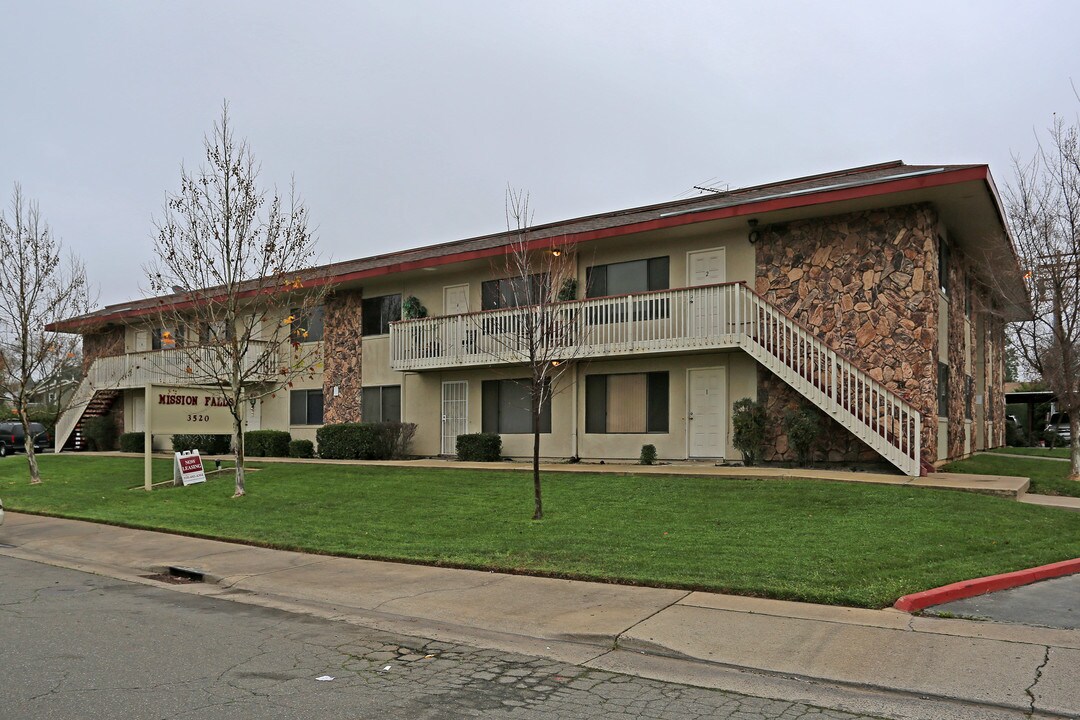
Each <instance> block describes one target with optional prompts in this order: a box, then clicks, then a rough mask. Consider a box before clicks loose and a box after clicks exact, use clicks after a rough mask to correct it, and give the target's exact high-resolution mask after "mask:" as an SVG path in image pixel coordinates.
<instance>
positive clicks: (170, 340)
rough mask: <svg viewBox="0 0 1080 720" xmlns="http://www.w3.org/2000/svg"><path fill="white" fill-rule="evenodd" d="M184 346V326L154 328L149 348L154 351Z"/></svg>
mask: <svg viewBox="0 0 1080 720" xmlns="http://www.w3.org/2000/svg"><path fill="white" fill-rule="evenodd" d="M183 344H184V326H183V325H177V326H175V327H167V328H160V327H158V328H154V336H153V340H152V342H151V347H152V348H153V349H154V350H172V349H173V348H178V347H180V346H181V345H183Z"/></svg>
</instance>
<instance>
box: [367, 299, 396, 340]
mask: <svg viewBox="0 0 1080 720" xmlns="http://www.w3.org/2000/svg"><path fill="white" fill-rule="evenodd" d="M361 312H362V314H363V316H364V318H363V328H362V329H361V332H362V333H363V334H364V335H365V336H366V335H386V334H387V333H389V332H390V323H392V322H397V321H398V320H400V319H401V295H400V294H397V295H379V296H376V297H372V298H364V300H363V302H362V304H361Z"/></svg>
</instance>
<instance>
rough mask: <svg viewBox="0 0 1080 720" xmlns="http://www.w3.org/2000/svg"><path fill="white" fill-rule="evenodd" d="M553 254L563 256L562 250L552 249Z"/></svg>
mask: <svg viewBox="0 0 1080 720" xmlns="http://www.w3.org/2000/svg"><path fill="white" fill-rule="evenodd" d="M551 254H552V255H554V256H555V257H561V256H562V250H552V251H551Z"/></svg>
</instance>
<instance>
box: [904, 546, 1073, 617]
mask: <svg viewBox="0 0 1080 720" xmlns="http://www.w3.org/2000/svg"><path fill="white" fill-rule="evenodd" d="M1077 572H1080V558H1076V559H1075V560H1063V561H1061V562H1056V563H1051V564H1050V565H1041V566H1039V567H1035V568H1029V569H1027V570H1017V571H1016V572H1011V573H1004V574H1003V575H991V576H989V577H982V578H975V579H974V580H963V581H961V582H958V583H953V584H952V585H943V586H941V587H939V588H934V589H933V590H924V591H922V592H917V593H912V594H911V595H905V596H904V597H902V598H900V599H899V600H897V601H896V602H895V603H893V607H894V608H896V609H897V610H903V611H904V612H915V611H916V610H922V609H923V608H928V607H930V606H931V605H941V604H942V603H947V602H952V601H953V600H963V599H964V598H969V597H975V596H976V595H985V594H986V593H991V592H994V591H995V590H1007V589H1008V588H1014V587H1019V586H1020V585H1029V584H1031V583H1033V582H1038V581H1039V580H1048V579H1050V578H1056V577H1061V576H1062V575H1072V574H1073V573H1077Z"/></svg>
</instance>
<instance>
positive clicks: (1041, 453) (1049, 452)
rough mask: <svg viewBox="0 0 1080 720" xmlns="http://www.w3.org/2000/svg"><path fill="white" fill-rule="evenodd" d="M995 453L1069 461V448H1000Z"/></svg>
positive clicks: (995, 449)
mask: <svg viewBox="0 0 1080 720" xmlns="http://www.w3.org/2000/svg"><path fill="white" fill-rule="evenodd" d="M993 452H996V453H1005V454H1006V455H1031V456H1032V457H1052V458H1061V459H1063V460H1068V459H1069V448H1067V447H1059V448H1053V449H1050V448H1037V447H1000V448H994V450H993Z"/></svg>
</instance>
